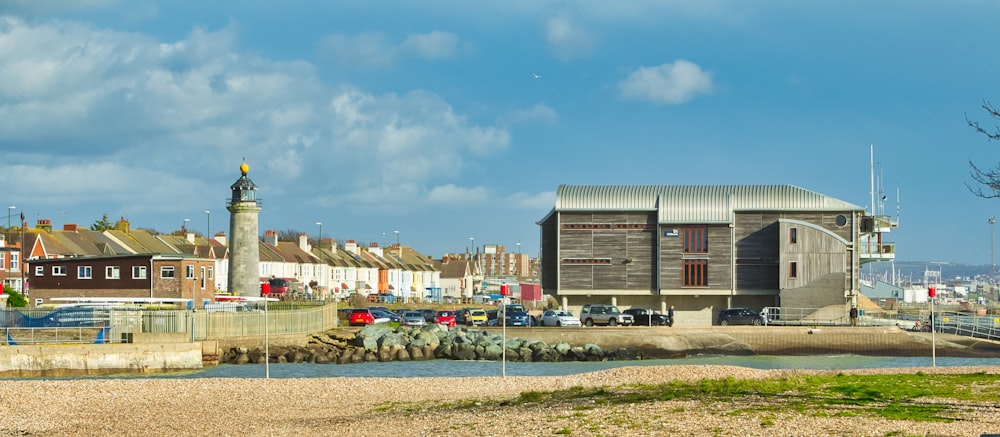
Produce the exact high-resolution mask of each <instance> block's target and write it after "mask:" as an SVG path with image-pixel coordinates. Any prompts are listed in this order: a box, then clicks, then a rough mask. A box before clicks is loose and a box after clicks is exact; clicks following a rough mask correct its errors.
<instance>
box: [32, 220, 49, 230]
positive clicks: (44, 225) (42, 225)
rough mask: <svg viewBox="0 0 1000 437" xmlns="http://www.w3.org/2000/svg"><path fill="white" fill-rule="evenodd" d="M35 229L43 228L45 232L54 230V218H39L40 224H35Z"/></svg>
mask: <svg viewBox="0 0 1000 437" xmlns="http://www.w3.org/2000/svg"><path fill="white" fill-rule="evenodd" d="M35 229H41V230H43V231H45V232H49V233H51V232H52V220H49V219H38V224H37V225H35Z"/></svg>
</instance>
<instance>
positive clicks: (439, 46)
mask: <svg viewBox="0 0 1000 437" xmlns="http://www.w3.org/2000/svg"><path fill="white" fill-rule="evenodd" d="M470 47H471V46H469V45H467V44H466V45H463V44H462V42H461V40H460V38H459V37H458V35H455V34H452V33H448V32H442V31H433V32H430V33H418V34H410V35H408V36H407V37H406V38H405V39H404V40H403V41H402V42H399V43H398V44H397V43H394V42H393V41H392V39H391V38H390V36H389V35H387V34H385V33H381V32H366V33H361V34H358V35H354V36H350V35H330V36H328V37H326V38H323V40H322V41H320V43H319V50H320V54H321V56H323V57H326V58H330V59H333V60H334V61H336V62H338V64H339V65H342V66H345V67H361V68H384V67H388V66H391V65H393V64H395V63H396V62H399V61H400V60H402V59H407V58H417V59H425V60H437V59H448V58H453V57H455V56H457V55H459V54H460V53H462V52H463V51H465V50H471V48H470Z"/></svg>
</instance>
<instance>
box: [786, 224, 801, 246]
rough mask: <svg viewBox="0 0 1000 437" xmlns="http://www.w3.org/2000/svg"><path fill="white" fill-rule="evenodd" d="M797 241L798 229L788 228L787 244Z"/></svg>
mask: <svg viewBox="0 0 1000 437" xmlns="http://www.w3.org/2000/svg"><path fill="white" fill-rule="evenodd" d="M798 242H799V229H798V228H788V244H796V243H798Z"/></svg>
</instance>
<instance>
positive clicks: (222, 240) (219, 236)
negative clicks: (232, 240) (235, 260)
mask: <svg viewBox="0 0 1000 437" xmlns="http://www.w3.org/2000/svg"><path fill="white" fill-rule="evenodd" d="M212 238H214V239H215V241H218V242H219V244H222V245H223V246H225V245H226V233H225V232H216V233H215V236H214V237H212Z"/></svg>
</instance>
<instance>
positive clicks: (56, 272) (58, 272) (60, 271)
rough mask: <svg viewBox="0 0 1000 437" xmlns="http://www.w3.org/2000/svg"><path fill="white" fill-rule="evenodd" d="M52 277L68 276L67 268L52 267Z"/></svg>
mask: <svg viewBox="0 0 1000 437" xmlns="http://www.w3.org/2000/svg"><path fill="white" fill-rule="evenodd" d="M52 276H66V266H52Z"/></svg>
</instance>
